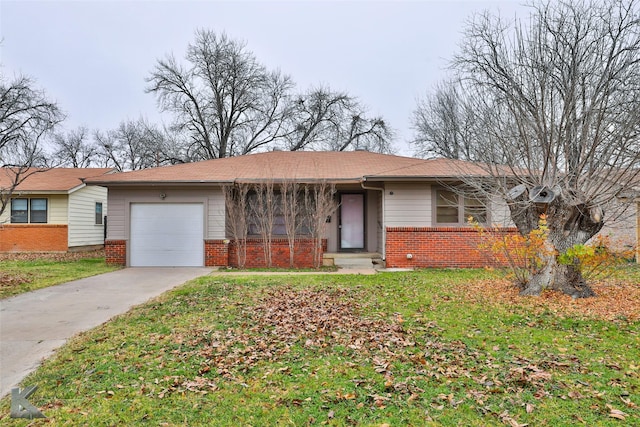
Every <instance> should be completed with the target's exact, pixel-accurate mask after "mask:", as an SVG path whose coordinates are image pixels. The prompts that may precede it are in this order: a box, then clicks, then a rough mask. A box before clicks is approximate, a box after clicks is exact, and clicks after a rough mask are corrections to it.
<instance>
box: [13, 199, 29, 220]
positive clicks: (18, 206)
mask: <svg viewBox="0 0 640 427" xmlns="http://www.w3.org/2000/svg"><path fill="white" fill-rule="evenodd" d="M11 222H12V223H14V224H26V223H27V222H29V200H28V199H13V200H11Z"/></svg>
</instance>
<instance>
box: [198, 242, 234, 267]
mask: <svg viewBox="0 0 640 427" xmlns="http://www.w3.org/2000/svg"><path fill="white" fill-rule="evenodd" d="M204 265H205V266H206V267H214V266H220V267H226V266H228V265H229V241H228V240H205V241H204Z"/></svg>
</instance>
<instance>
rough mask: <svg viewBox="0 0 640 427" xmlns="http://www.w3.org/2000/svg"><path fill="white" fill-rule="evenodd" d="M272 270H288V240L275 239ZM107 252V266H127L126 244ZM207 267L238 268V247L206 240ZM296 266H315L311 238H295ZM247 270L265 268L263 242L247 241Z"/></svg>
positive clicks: (112, 244)
mask: <svg viewBox="0 0 640 427" xmlns="http://www.w3.org/2000/svg"><path fill="white" fill-rule="evenodd" d="M271 250H272V263H273V267H284V268H287V267H289V242H288V241H287V239H273V241H272V244H271ZM104 251H105V258H106V262H107V264H111V265H126V263H127V241H126V240H105V242H104ZM322 251H323V252H326V251H327V241H326V239H324V240H323V241H322ZM204 258H205V261H204V262H205V266H207V267H213V266H219V267H226V266H233V267H237V266H238V262H237V257H236V245H235V244H234V243H233V242H231V243H229V241H228V240H205V241H204ZM294 263H295V267H296V268H310V267H313V245H312V241H311V239H296V249H295V258H294ZM245 267H247V268H260V267H266V262H265V259H264V251H263V249H262V243H261V240H260V239H248V240H247V262H246V264H245Z"/></svg>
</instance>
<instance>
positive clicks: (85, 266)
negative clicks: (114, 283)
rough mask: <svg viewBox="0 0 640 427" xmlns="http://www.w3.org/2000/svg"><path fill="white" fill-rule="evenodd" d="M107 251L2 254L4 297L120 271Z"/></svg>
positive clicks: (1, 294) (0, 275)
mask: <svg viewBox="0 0 640 427" xmlns="http://www.w3.org/2000/svg"><path fill="white" fill-rule="evenodd" d="M117 269H118V267H113V266H108V265H106V264H105V262H104V251H93V252H76V253H60V254H52V253H46V254H40V253H33V254H28V253H20V254H10V253H3V254H0V299H3V298H8V297H11V296H14V295H18V294H21V293H24V292H29V291H35V290H36V289H41V288H46V287H48V286H53V285H59V284H61V283H65V282H69V281H71V280H77V279H82V278H83V277H89V276H94V275H96V274H101V273H106V272H108V271H114V270H117Z"/></svg>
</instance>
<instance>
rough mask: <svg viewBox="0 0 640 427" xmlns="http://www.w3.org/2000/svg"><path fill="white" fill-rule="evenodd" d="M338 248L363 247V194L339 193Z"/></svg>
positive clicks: (356, 248)
mask: <svg viewBox="0 0 640 427" xmlns="http://www.w3.org/2000/svg"><path fill="white" fill-rule="evenodd" d="M340 249H344V250H358V249H364V194H362V193H342V194H341V195H340Z"/></svg>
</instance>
